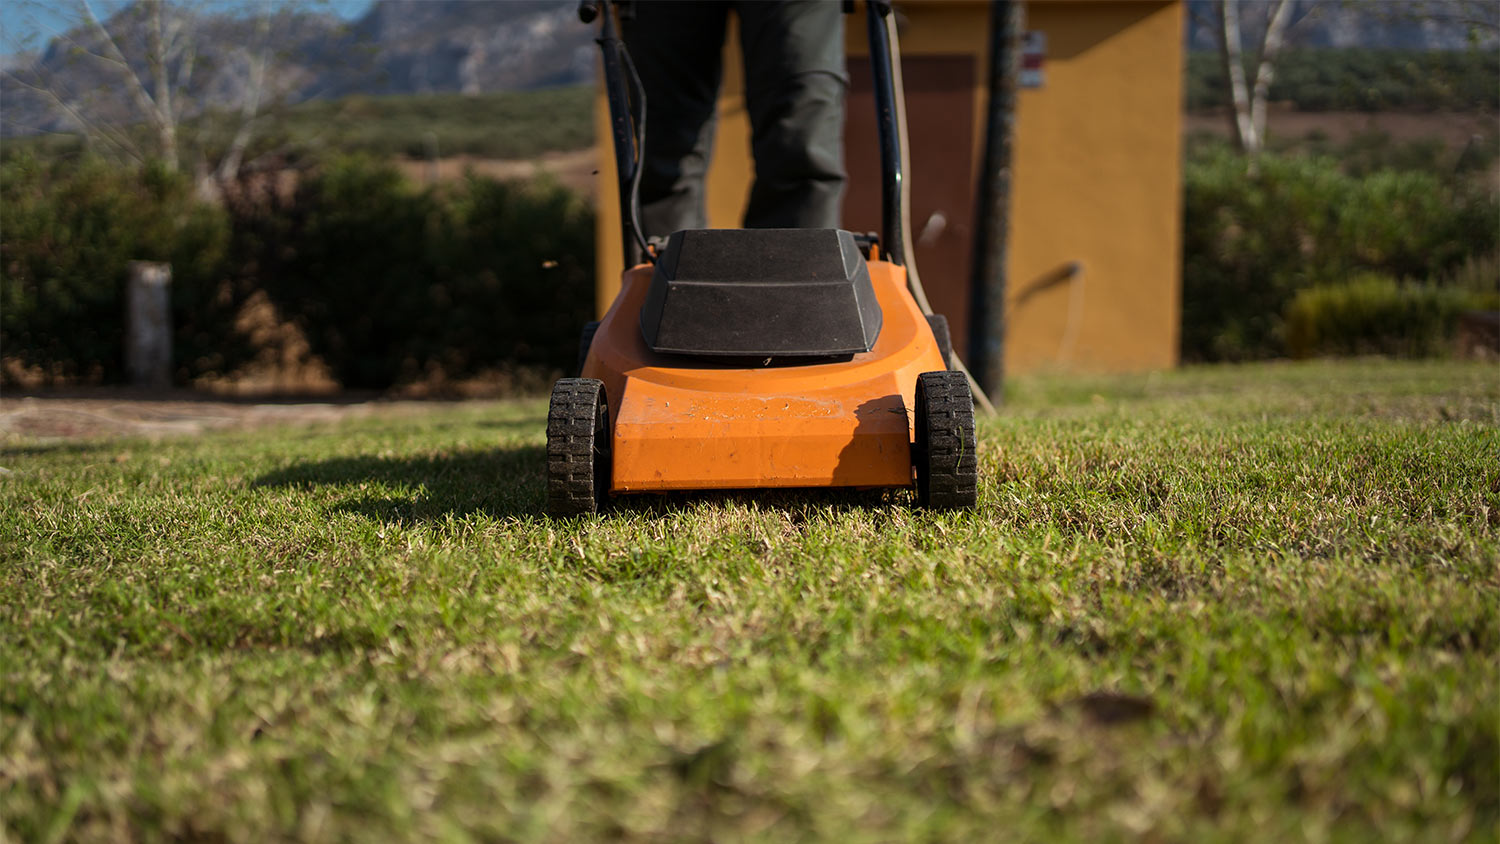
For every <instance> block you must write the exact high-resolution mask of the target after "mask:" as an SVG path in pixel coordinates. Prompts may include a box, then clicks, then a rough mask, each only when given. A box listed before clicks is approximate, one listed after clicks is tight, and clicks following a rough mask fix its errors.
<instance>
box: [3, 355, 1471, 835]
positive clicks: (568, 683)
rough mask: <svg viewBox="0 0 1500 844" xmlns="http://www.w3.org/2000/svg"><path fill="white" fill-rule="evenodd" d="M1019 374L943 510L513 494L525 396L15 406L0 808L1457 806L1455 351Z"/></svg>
mask: <svg viewBox="0 0 1500 844" xmlns="http://www.w3.org/2000/svg"><path fill="white" fill-rule="evenodd" d="M1013 393H1014V394H1013V397H1012V401H1011V403H1010V405H1009V406H1008V407H1007V409H1006V412H1005V413H1004V414H1003V415H1002V416H1001V417H999V418H997V419H994V420H987V421H985V422H984V423H983V425H982V429H981V432H980V440H979V448H980V467H981V484H982V485H981V488H980V503H979V507H978V508H977V509H976V510H974V511H972V512H967V513H957V514H943V515H933V514H930V513H926V512H922V511H919V510H915V509H913V507H912V505H911V501H910V497H909V495H908V494H906V493H894V494H886V495H876V496H871V495H859V494H790V493H777V494H753V495H700V496H679V497H666V498H655V497H652V498H644V499H639V500H636V501H633V502H629V503H627V504H625V505H624V506H622V507H620V508H619V509H618V510H617V511H616V512H614V513H612V514H609V515H607V516H604V517H599V518H590V519H586V520H579V521H565V522H554V521H549V520H548V519H546V518H545V517H542V516H540V515H539V513H540V511H541V509H542V503H543V497H544V489H543V487H544V484H543V476H542V464H543V433H542V429H543V418H544V415H545V408H544V405H543V404H542V403H541V402H538V401H525V402H509V403H469V404H460V405H451V406H435V407H434V408H433V409H432V410H431V411H430V412H426V413H423V414H421V415H410V414H407V415H403V416H402V417H400V418H394V419H393V418H385V417H381V416H380V415H378V414H377V415H369V416H361V417H358V418H353V419H350V420H347V421H344V422H340V423H337V424H333V423H315V424H313V425H312V426H310V427H309V426H303V427H293V428H273V429H268V430H264V431H259V432H247V431H230V432H219V433H212V434H208V435H205V436H203V437H199V438H178V439H170V440H163V441H159V442H154V443H153V442H150V441H145V440H128V441H86V442H82V443H55V442H54V443H48V442H41V441H36V440H26V439H22V438H17V437H14V436H12V437H11V438H10V439H9V440H6V441H4V449H3V456H0V466H3V467H4V470H5V471H4V473H3V474H0V594H3V595H4V596H5V598H4V600H3V601H0V796H3V806H4V811H3V814H0V818H3V820H0V822H3V824H4V827H3V830H0V831H3V835H0V837H6V836H9V837H11V838H14V839H15V840H23V841H37V840H79V841H97V840H120V839H160V838H212V839H223V840H231V841H235V840H241V841H259V840H267V839H278V838H296V839H303V840H309V841H324V840H328V841H332V840H361V841H381V840H412V839H459V840H462V839H466V838H471V837H472V838H480V839H503V840H524V841H569V840H580V839H599V838H618V839H628V840H629V839H635V840H640V839H651V840H664V839H665V840H673V839H693V840H702V839H713V840H742V839H761V840H776V841H782V840H789V839H790V840H794V839H808V840H817V839H822V840H838V841H861V840H868V841H889V840H908V839H946V840H960V841H966V840H982V839H992V838H993V837H994V836H996V835H998V834H1002V833H1001V832H1000V831H1002V830H1003V831H1004V832H1003V834H1004V835H1005V836H1006V837H1016V838H1027V839H1037V838H1040V839H1047V840H1054V839H1055V840H1078V841H1092V840H1096V839H1098V838H1100V837H1103V838H1105V839H1118V838H1125V837H1130V838H1134V837H1138V836H1149V837H1152V838H1157V839H1163V838H1165V839H1190V840H1196V839H1199V838H1202V837H1204V836H1208V837H1210V838H1214V839H1219V838H1223V839H1229V840H1244V839H1260V840H1285V839H1296V840H1303V839H1328V838H1332V839H1334V840H1373V839H1381V840H1394V839H1432V840H1454V839H1461V838H1465V837H1477V838H1481V839H1482V838H1485V837H1487V836H1488V837H1491V838H1493V836H1494V834H1495V829H1496V826H1495V825H1496V822H1497V794H1500V783H1497V778H1500V777H1497V771H1500V754H1497V749H1496V748H1497V719H1496V701H1497V699H1500V689H1497V677H1496V669H1495V666H1496V662H1495V660H1496V652H1497V645H1500V619H1497V613H1500V610H1497V607H1500V583H1497V572H1496V560H1497V559H1500V549H1497V541H1496V528H1497V525H1500V443H1497V430H1500V379H1497V378H1496V377H1495V371H1494V369H1493V367H1490V366H1485V365H1469V364H1457V363H1405V364H1395V363H1378V362H1372V363H1354V364H1322V363H1319V364H1310V365H1300V364H1299V365H1294V366H1293V365H1281V366H1257V367H1247V368H1215V369H1201V370H1188V371H1184V372H1180V373H1173V374H1168V375H1161V376H1152V377H1129V378H1112V379H1094V380H1086V381H1080V380H1031V381H1023V382H1019V383H1018V384H1017V386H1016V387H1015V389H1014V390H1013Z"/></svg>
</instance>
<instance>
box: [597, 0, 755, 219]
mask: <svg viewBox="0 0 1500 844" xmlns="http://www.w3.org/2000/svg"><path fill="white" fill-rule="evenodd" d="M631 5H632V7H633V10H634V15H633V17H627V18H626V19H625V20H624V23H623V26H622V29H623V34H624V40H625V47H626V49H627V50H629V51H630V58H631V61H632V62H634V63H635V68H636V71H637V72H638V73H639V74H640V77H641V86H642V87H643V88H645V89H646V150H645V156H644V165H643V169H642V171H641V194H640V195H641V218H642V219H641V225H642V226H644V227H645V229H646V232H645V233H646V236H647V237H665V236H667V235H669V234H671V233H672V232H675V231H677V230H679V229H701V228H706V227H707V226H708V220H707V215H706V212H705V211H704V206H703V180H704V175H705V174H706V173H707V172H708V161H709V154H710V147H711V146H712V144H713V135H714V111H715V109H716V107H717V105H718V100H719V78H720V76H721V75H722V73H721V72H722V64H723V58H722V56H723V51H724V28H725V24H726V22H727V21H728V12H729V7H728V5H727V4H726V3H723V2H695V3H674V2H664V1H663V0H655V1H654V2H653V0H635V1H634V2H633V3H632V4H631Z"/></svg>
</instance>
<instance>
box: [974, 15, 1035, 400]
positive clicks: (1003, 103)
mask: <svg viewBox="0 0 1500 844" xmlns="http://www.w3.org/2000/svg"><path fill="white" fill-rule="evenodd" d="M1025 27H1026V8H1025V4H1024V3H1022V2H1020V0H994V2H993V4H992V6H991V7H990V77H989V109H988V115H987V119H986V121H985V133H984V162H983V165H982V166H983V168H984V169H983V170H982V171H981V173H980V179H979V191H978V193H979V201H978V209H977V211H976V218H977V225H976V226H975V231H974V276H973V279H972V282H971V287H970V292H971V295H972V298H971V299H970V304H969V360H970V367H971V369H972V372H973V375H974V380H975V381H977V382H978V383H979V386H980V387H982V388H984V391H985V392H986V393H989V394H990V396H991V397H993V399H994V401H995V402H996V403H997V404H998V403H999V402H1000V401H1001V399H1002V398H1003V396H1004V391H1003V387H1004V384H1005V282H1006V279H1005V261H1006V257H1007V255H1008V253H1009V249H1008V248H1007V233H1008V230H1009V226H1010V181H1011V171H1010V160H1011V156H1010V147H1011V138H1012V136H1013V134H1014V131H1015V123H1016V78H1017V76H1019V74H1020V68H1021V36H1022V32H1023V31H1024V29H1025Z"/></svg>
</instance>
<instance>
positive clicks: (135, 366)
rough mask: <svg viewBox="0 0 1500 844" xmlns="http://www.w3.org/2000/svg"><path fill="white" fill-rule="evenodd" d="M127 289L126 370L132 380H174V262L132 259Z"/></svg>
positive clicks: (158, 382)
mask: <svg viewBox="0 0 1500 844" xmlns="http://www.w3.org/2000/svg"><path fill="white" fill-rule="evenodd" d="M127 269H128V273H129V281H128V286H127V287H126V289H125V371H126V373H127V374H128V375H129V377H130V383H132V384H137V385H140V386H147V387H165V386H168V385H169V384H171V383H172V308H171V290H172V265H171V264H157V263H152V262H150V261H131V262H130V264H129V265H128V268H127Z"/></svg>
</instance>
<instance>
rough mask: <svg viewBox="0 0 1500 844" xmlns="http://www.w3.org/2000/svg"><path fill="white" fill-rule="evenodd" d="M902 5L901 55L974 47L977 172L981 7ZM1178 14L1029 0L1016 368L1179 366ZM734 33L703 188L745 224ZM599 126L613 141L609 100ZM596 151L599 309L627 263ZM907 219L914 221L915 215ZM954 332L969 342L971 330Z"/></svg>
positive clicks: (1109, 0) (1012, 290)
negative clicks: (1040, 58) (1032, 71)
mask: <svg viewBox="0 0 1500 844" xmlns="http://www.w3.org/2000/svg"><path fill="white" fill-rule="evenodd" d="M897 8H898V11H899V12H900V13H901V15H902V25H901V47H902V51H903V53H904V54H905V55H908V56H917V55H924V54H955V53H967V54H970V55H973V56H974V57H975V58H976V68H977V73H976V82H977V83H978V86H979V87H977V88H976V89H975V92H974V97H975V109H974V122H973V131H972V132H971V137H970V138H969V139H968V141H969V142H968V144H966V146H967V149H966V150H963V152H964V153H966V154H967V155H968V156H969V159H970V161H971V162H972V163H971V168H977V164H978V159H979V155H980V145H981V142H982V138H981V132H982V131H983V125H984V120H983V114H984V100H985V99H986V96H985V92H984V90H983V85H984V77H985V75H986V73H987V64H986V61H987V60H986V58H985V52H986V50H987V49H988V41H987V37H988V28H989V21H988V15H989V6H988V4H982V3H963V2H943V0H918V2H907V3H898V4H897ZM1182 15H1183V6H1182V3H1181V2H1177V0H1033V2H1031V3H1028V4H1027V29H1028V30H1040V31H1042V32H1045V33H1046V37H1047V51H1046V63H1045V68H1044V72H1045V82H1044V85H1043V87H1041V88H1037V89H1022V90H1021V92H1020V96H1019V105H1018V112H1017V115H1016V138H1015V145H1014V150H1013V153H1014V158H1013V167H1014V181H1013V193H1012V203H1013V205H1012V219H1011V230H1010V257H1009V260H1008V264H1007V266H1008V271H1009V291H1008V293H1009V295H1008V309H1007V315H1008V319H1009V323H1008V332H1007V335H1006V367H1007V370H1008V371H1009V372H1012V373H1019V372H1028V371H1039V370H1067V371H1092V372H1103V371H1139V370H1149V369H1158V368H1163V367H1170V366H1172V365H1174V364H1175V363H1176V362H1177V348H1178V333H1179V315H1180V290H1181V283H1180V266H1179V264H1180V255H1181V239H1180V231H1181V219H1180V218H1181V205H1180V153H1181V105H1182V46H1181V45H1182V26H1183V19H1182ZM727 44H728V46H727V47H726V56H725V85H724V94H723V96H722V98H721V100H720V105H719V119H720V127H719V131H718V133H717V139H718V146H717V148H716V149H715V151H714V159H713V164H712V167H711V169H710V172H709V185H708V194H709V222H710V225H712V226H715V227H733V226H737V225H739V217H740V213H741V211H742V209H743V207H744V203H745V197H746V196H748V192H749V184H750V179H751V177H752V174H753V165H752V164H751V161H750V145H749V126H748V123H747V121H746V118H745V110H744V100H743V97H742V95H741V93H740V92H741V90H742V79H741V73H740V60H739V49H738V39H737V37H735V36H734V35H733V34H731V37H730V38H729V39H728V41H727ZM848 44H849V49H850V54H851V58H850V60H851V62H854V61H863V58H862V56H863V54H864V51H865V50H864V45H865V28H864V19H863V13H862V11H861V12H860V13H859V14H856V15H854V16H852V17H850V18H849V21H848ZM856 55H858V56H860V58H855V56H856ZM596 127H597V132H598V137H600V138H601V139H605V140H606V141H607V139H608V138H609V134H608V120H607V108H606V106H605V104H604V100H603V98H602V97H600V98H599V99H598V101H597V103H596ZM846 143H847V144H849V145H850V146H851V147H852V146H853V145H855V144H868V145H873V144H875V143H876V139H875V138H873V137H870V138H856V137H850V138H847V139H846ZM953 152H954V153H958V152H959V150H953ZM601 153H602V154H601V157H600V158H601V167H600V179H601V180H602V181H601V191H600V196H601V201H600V214H599V230H598V243H599V259H598V262H599V284H598V290H597V304H598V308H599V311H600V313H602V312H603V311H604V309H605V308H607V307H608V305H609V303H610V302H611V301H612V300H613V298H614V294H615V292H616V290H617V289H618V286H619V275H620V270H621V267H620V247H619V230H620V229H619V213H618V212H619V209H618V205H617V204H616V202H615V201H614V196H615V192H614V187H613V186H614V183H615V182H614V160H613V157H612V155H610V154H608V147H607V146H602V147H601ZM911 171H912V172H911V184H912V185H913V190H914V192H915V193H916V194H917V195H918V196H920V195H921V191H922V161H921V160H914V161H913V162H912V168H911ZM971 202H972V200H971ZM913 224H914V228H916V229H920V228H921V226H922V221H921V220H914V221H913ZM1072 262H1077V263H1078V264H1079V265H1080V266H1081V268H1082V270H1081V272H1080V273H1078V274H1076V275H1074V276H1073V277H1072V278H1071V280H1067V281H1062V282H1058V283H1053V284H1047V283H1046V282H1047V280H1048V279H1049V278H1050V279H1055V278H1057V277H1058V275H1059V270H1060V269H1061V268H1063V267H1066V266H1068V265H1069V264H1070V263H1072ZM923 280H924V282H925V283H926V285H927V287H928V289H929V292H932V291H933V289H934V288H935V287H945V289H946V290H947V291H948V295H947V296H946V298H948V299H949V300H954V299H956V298H960V297H961V293H962V290H966V289H967V285H968V279H957V278H942V279H934V278H929V277H928V276H927V275H925V274H924V276H923ZM960 288H962V290H961V289H960ZM934 298H937V297H936V296H934ZM955 339H956V340H959V341H960V345H961V344H962V339H963V338H955Z"/></svg>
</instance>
